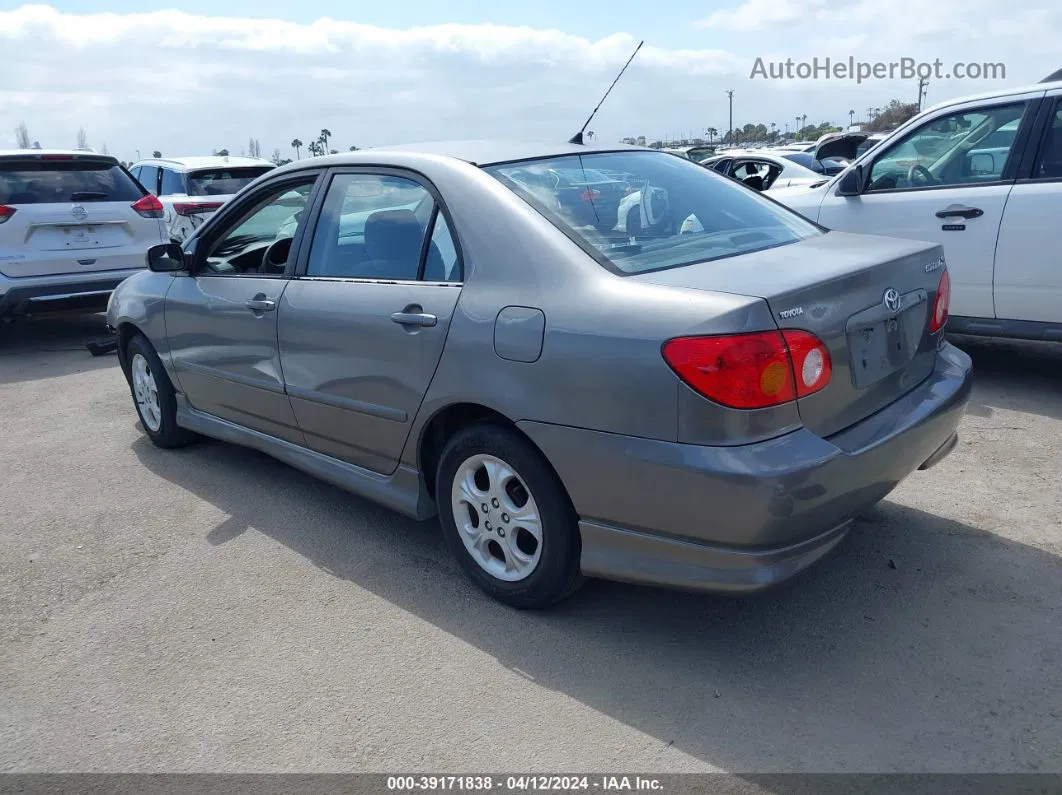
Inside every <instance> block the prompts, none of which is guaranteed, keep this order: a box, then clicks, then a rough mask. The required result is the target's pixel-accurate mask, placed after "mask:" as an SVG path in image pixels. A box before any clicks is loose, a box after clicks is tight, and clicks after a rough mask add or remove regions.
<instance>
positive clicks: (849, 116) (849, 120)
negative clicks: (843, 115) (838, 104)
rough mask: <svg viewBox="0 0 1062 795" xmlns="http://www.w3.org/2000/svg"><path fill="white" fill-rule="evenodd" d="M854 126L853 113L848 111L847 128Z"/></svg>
mask: <svg viewBox="0 0 1062 795" xmlns="http://www.w3.org/2000/svg"><path fill="white" fill-rule="evenodd" d="M854 124H855V111H854V110H850V111H848V126H849V127H851V126H853V125H854Z"/></svg>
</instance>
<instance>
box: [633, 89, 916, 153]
mask: <svg viewBox="0 0 1062 795" xmlns="http://www.w3.org/2000/svg"><path fill="white" fill-rule="evenodd" d="M917 113H918V105H917V103H914V102H901V101H900V100H898V99H894V100H892V101H890V102H889V103H888V104H887V105H886V106H885V107H880V108H879V107H870V108H866V116H865V119H866V121H861V122H860V128H861V129H862V130H865V131H867V132H884V131H887V130H893V129H895V128H896V127H899V126H900V125H901V124H903V123H904V122H905V121H907V120H908V119H910V118H912V117H913V116H915V115H916V114H917ZM857 116H859V117H860V118H863V114H862V113H861V112H857V111H856V110H855V109H852V110H849V111H848V124H849V126H854V125H855V123H856V121H855V120H856V117H857ZM807 121H808V117H807V114H802V115H800V116H795V117H794V118H793V123H792V124H791V125H790V124H789V123H788V122H787V123H784V124H783V125H779V124H778V123H777V122H767V123H763V122H760V123H758V124H752V123H749V124H745V125H742V126H741V127H735V128H734V129H733V130H732V131H730V130H724V131H722V133H721V134H720V131H719V129H718V128H716V127H707V128H705V130H704V136H703V137H698V138H692V139H683V140H682V141H665V140H662V139H660V140H655V141H648V142H647V140H646V137H645V136H644V135H642V136H637V137H631V138H624V139H623V142H624V143H629V144H638V145H640V146H648V147H651V148H653V149H660V148H663V147H665V146H670V145H674V144H678V143H682V144H687V145H695V146H701V145H704V144H708V145H712V144H716V143H718V144H735V145H741V144H753V143H776V142H779V141H782V140H793V139H795V140H797V141H814V140H817V139H818V138H820V137H821V136H823V135H825V134H827V133H831V132H838V131H840V130H841V129H842V128H841V127H840V126H838V125H835V124H834V123H833V122H831V121H823V122H820V123H818V124H808V123H807Z"/></svg>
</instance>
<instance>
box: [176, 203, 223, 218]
mask: <svg viewBox="0 0 1062 795" xmlns="http://www.w3.org/2000/svg"><path fill="white" fill-rule="evenodd" d="M221 205H222V202H202V203H201V204H192V203H189V202H174V203H173V211H174V212H175V213H177V215H185V216H188V215H195V214H196V213H212V212H214V210H216V209H218V207H220V206H221Z"/></svg>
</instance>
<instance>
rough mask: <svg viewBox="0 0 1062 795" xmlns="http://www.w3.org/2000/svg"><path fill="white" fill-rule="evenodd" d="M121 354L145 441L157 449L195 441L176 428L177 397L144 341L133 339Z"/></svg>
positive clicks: (160, 361) (160, 365) (142, 337)
mask: <svg viewBox="0 0 1062 795" xmlns="http://www.w3.org/2000/svg"><path fill="white" fill-rule="evenodd" d="M125 354H126V355H125V361H126V367H127V368H128V370H127V372H126V376H127V377H128V379H129V389H130V391H131V392H132V393H133V403H134V404H135V405H136V412H137V414H139V415H140V424H141V425H142V426H143V427H144V432H145V433H147V435H148V438H149V439H151V441H152V442H153V443H154V444H155V445H156V446H158V447H183V446H184V445H186V444H188V443H189V442H191V441H192V440H193V439H195V434H193V433H192V432H191V431H188V430H186V429H184V428H182V427H180V426H179V425H178V424H177V394H176V392H175V390H174V388H173V384H171V383H170V378H169V376H168V375H166V371H165V370H164V369H163V367H162V360H161V359H159V355H158V354H157V353H155V349H154V348H153V347H151V343H150V342H148V341H147V338H146V337H144V336H143V335H142V334H137V335H135V336H134V337H133V338H132V339H131V340H129V344H128V345H127V346H126V349H125Z"/></svg>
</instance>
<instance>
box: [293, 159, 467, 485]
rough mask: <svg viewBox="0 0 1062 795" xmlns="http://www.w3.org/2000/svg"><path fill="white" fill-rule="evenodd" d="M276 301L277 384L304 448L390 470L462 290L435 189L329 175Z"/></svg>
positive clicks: (389, 177)
mask: <svg viewBox="0 0 1062 795" xmlns="http://www.w3.org/2000/svg"><path fill="white" fill-rule="evenodd" d="M303 252H304V253H300V261H299V263H298V266H297V270H296V278H295V279H294V280H293V281H292V282H291V284H290V285H289V286H288V289H287V290H286V291H285V292H284V295H283V296H282V298H281V301H280V305H279V311H278V316H279V329H278V338H279V342H280V360H281V366H282V367H283V373H284V380H285V387H286V390H287V393H288V397H289V398H290V400H291V405H292V408H293V409H294V411H295V417H296V419H297V420H298V423H299V427H300V428H301V429H302V431H303V434H304V435H305V438H306V444H307V445H308V446H309V447H311V448H312V449H314V450H317V451H318V452H321V453H324V454H326V455H329V456H332V457H334V458H338V459H341V460H344V461H347V462H350V463H352V464H356V465H358V466H361V467H364V468H366V469H369V470H372V471H375V472H380V473H383V474H390V473H391V472H393V471H394V470H395V469H396V468H397V466H398V461H399V457H400V455H401V452H402V448H403V446H404V445H405V442H406V438H407V437H408V435H409V430H410V427H411V424H412V422H413V418H414V417H415V416H416V414H417V411H418V409H419V408H420V404H421V401H422V399H423V397H424V393H425V392H426V391H427V388H428V385H429V384H430V383H431V379H432V377H433V375H434V374H435V369H436V367H437V365H438V363H439V358H440V356H441V355H442V350H443V344H444V343H445V341H446V334H447V331H448V329H449V325H450V319H451V317H452V315H453V312H454V307H455V306H456V304H457V299H458V297H459V295H460V292H461V283H462V278H463V274H462V265H461V259H460V256H459V253H458V247H457V244H456V238H455V236H454V234H453V232H452V226H451V223H450V221H449V218H448V216H447V213H446V211H445V208H444V207H443V206H442V204H441V203H440V201H439V196H438V195H437V193H436V192H435V190H434V188H433V187H432V186H431V185H429V184H428V183H427V182H425V181H424V180H423V179H422V178H420V177H419V176H415V175H412V174H409V173H405V172H402V171H398V170H392V169H357V170H341V171H337V172H335V173H334V174H333V176H332V178H331V184H330V185H329V187H328V192H327V194H326V195H325V199H324V203H323V206H322V209H321V213H320V216H319V218H318V221H317V226H316V229H315V230H314V233H313V237H312V241H311V243H310V247H309V250H308V252H307V251H306V250H305V246H304V247H303Z"/></svg>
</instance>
